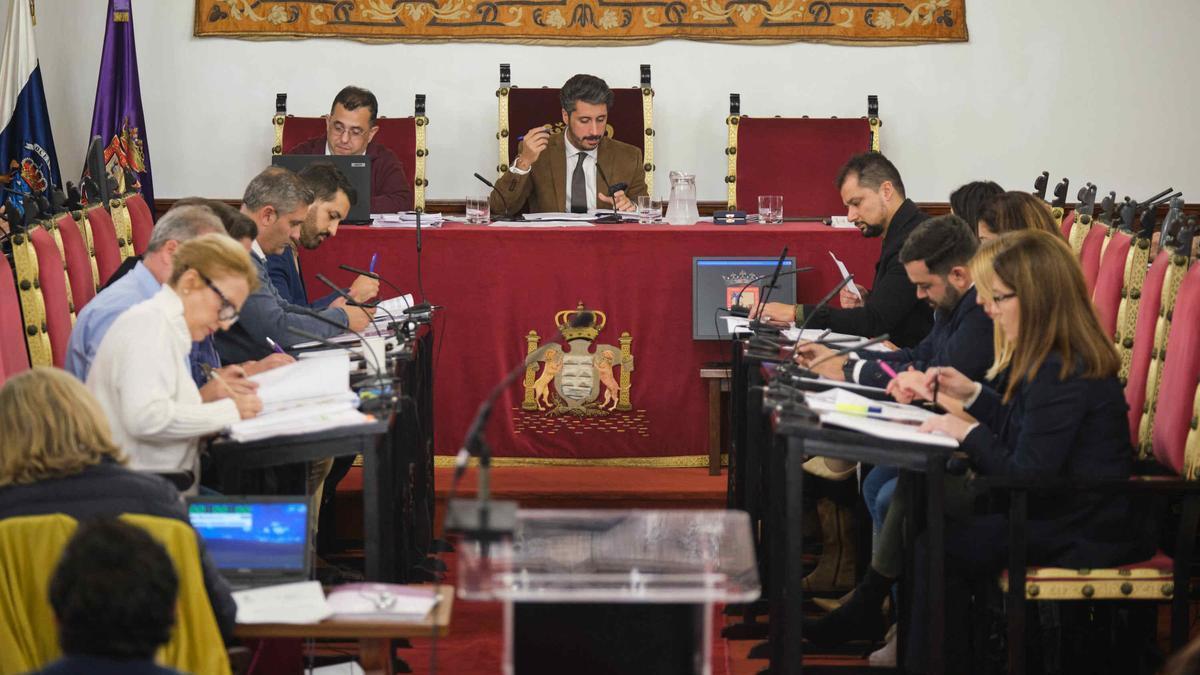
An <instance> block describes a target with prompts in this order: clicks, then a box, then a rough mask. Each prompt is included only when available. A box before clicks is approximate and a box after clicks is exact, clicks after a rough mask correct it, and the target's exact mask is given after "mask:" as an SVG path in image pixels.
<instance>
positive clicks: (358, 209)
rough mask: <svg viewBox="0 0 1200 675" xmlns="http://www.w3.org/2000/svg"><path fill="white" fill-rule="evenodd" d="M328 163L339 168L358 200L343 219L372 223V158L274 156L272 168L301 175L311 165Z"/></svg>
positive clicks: (364, 156) (352, 222)
mask: <svg viewBox="0 0 1200 675" xmlns="http://www.w3.org/2000/svg"><path fill="white" fill-rule="evenodd" d="M316 162H326V163H329V164H333V165H334V166H335V167H337V170H338V171H341V172H342V175H343V176H345V177H346V180H348V181H350V185H352V186H353V187H354V191H355V192H357V193H358V199H356V200H355V201H354V203H353V204H351V205H350V213H348V214H346V217H345V218H343V219H342V222H343V223H348V224H351V225H356V224H363V223H370V222H371V158H370V157H367V156H366V155H274V156H272V157H271V165H272V166H282V167H283V168H285V169H290V170H291V171H295V172H296V173H300V172H301V171H303V170H304V169H305V167H307V166H308V165H309V164H314V163H316Z"/></svg>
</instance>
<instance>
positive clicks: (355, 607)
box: [326, 583, 440, 623]
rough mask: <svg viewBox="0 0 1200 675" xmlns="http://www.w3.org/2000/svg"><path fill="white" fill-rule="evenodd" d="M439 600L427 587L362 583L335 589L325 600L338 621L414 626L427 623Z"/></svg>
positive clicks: (432, 590) (431, 589)
mask: <svg viewBox="0 0 1200 675" xmlns="http://www.w3.org/2000/svg"><path fill="white" fill-rule="evenodd" d="M439 599H440V598H438V596H437V593H436V592H435V591H434V589H433V588H431V587H428V586H426V587H414V586H401V585H399V584H377V583H362V584H345V585H343V586H338V587H337V588H334V589H333V590H331V591H330V592H329V597H328V598H327V599H326V600H327V602H328V603H329V607H330V609H331V610H333V614H334V615H335V616H337V618H339V619H347V620H352V621H353V620H362V621H377V620H380V619H382V620H385V621H408V622H414V623H415V622H419V621H425V620H427V618H428V616H429V611H430V610H432V609H433V607H434V605H436V604H437V603H438V601H439Z"/></svg>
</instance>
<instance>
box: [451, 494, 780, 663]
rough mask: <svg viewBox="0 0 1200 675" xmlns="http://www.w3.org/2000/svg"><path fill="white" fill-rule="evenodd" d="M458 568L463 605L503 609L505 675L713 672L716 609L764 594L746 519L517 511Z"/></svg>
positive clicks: (464, 552) (472, 546) (469, 544)
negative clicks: (508, 527) (499, 536)
mask: <svg viewBox="0 0 1200 675" xmlns="http://www.w3.org/2000/svg"><path fill="white" fill-rule="evenodd" d="M458 560H459V583H458V593H459V596H460V597H462V598H463V599H466V600H499V601H502V602H503V603H504V608H505V609H504V634H505V653H504V672H505V673H506V674H508V675H541V674H542V673H555V674H556V675H561V674H563V673H567V674H569V675H592V674H593V673H596V674H603V675H611V674H612V673H621V674H622V675H630V674H635V673H636V674H641V673H645V674H651V673H653V674H654V675H662V674H671V675H675V674H679V675H693V674H694V675H709V674H710V673H711V672H712V667H711V644H712V634H713V633H712V631H713V605H714V603H718V602H722V603H729V602H749V601H752V600H755V599H757V598H758V596H759V581H758V572H757V568H756V566H755V561H754V544H753V541H752V540H751V537H750V519H749V517H748V516H747V514H746V513H744V512H741V511H638V510H634V511H602V510H518V511H517V518H516V527H515V529H514V531H513V535H512V537H511V538H506V539H503V540H501V541H492V542H488V543H486V544H485V543H483V542H480V541H472V540H470V539H467V540H463V541H462V542H461V543H460V544H459V546H458Z"/></svg>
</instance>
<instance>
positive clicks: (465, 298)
mask: <svg viewBox="0 0 1200 675" xmlns="http://www.w3.org/2000/svg"><path fill="white" fill-rule="evenodd" d="M414 234H415V233H414V232H413V231H412V230H406V229H390V228H388V229H384V228H365V227H344V228H342V229H340V230H338V235H337V236H336V237H333V238H331V239H328V240H326V241H325V242H324V243H323V244H322V245H321V247H320V248H319V249H317V250H316V251H302V252H301V262H302V269H303V271H304V274H305V277H306V278H305V281H306V283H307V284H308V288H310V289H314V292H316V291H315V289H317V288H320V287H322V285H321V284H320V283H319V282H317V281H316V279H315V275H316V274H317V273H324V274H326V275H327V276H329V277H330V278H331V279H332V280H333V281H334V282H335V283H341V284H347V285H348V284H349V283H350V281H351V278H352V275H351V274H350V273H348V272H345V271H342V270H339V269H338V267H337V265H338V264H339V263H345V264H348V265H353V266H355V267H361V268H365V267H367V266H368V265H369V264H370V260H371V257H372V255H373V254H375V253H379V262H378V266H377V267H376V271H377V272H379V273H380V274H381V275H383V276H384V277H386V278H387V279H388V280H390V281H391V282H393V283H395V284H396V285H398V286H399V287H401V288H403V289H405V290H406V291H410V290H411V291H412V292H413V293H414V294H417V295H419V292H418V283H417V276H416V258H415V256H416V253H415V242H414ZM422 238H423V258H422V262H421V264H422V269H423V275H424V279H423V284H424V287H425V292H426V294H427V297H426V300H427V301H428V302H431V303H434V304H437V305H442V306H444V307H445V309H443V310H440V311H439V313H438V318H437V319H436V323H435V326H434V327H435V335H436V336H437V337H436V339H437V341H438V343H439V344H438V347H437V348H436V352H435V353H436V356H435V363H434V368H435V371H434V373H435V374H434V381H435V386H434V419H435V420H436V426H435V434H434V437H435V439H436V450H437V453H438V454H440V455H452V454H454V453H455V452H456V451H457V449H458V447H459V445H460V444H461V443H462V440H463V435H464V433H465V431H466V429H467V426H468V424H469V423H470V420H471V418H472V417H473V416H474V414H475V410H476V408H477V407H478V405H479V403H480V402H481V401H482V400H483V399H484V397H485V396H486V395H487V393H488V391H489V390H490V389H491V388H492V387H493V386H495V384H496V383H497V382H499V381H500V380H501V378H503V377H504V374H505V373H506V372H508V371H510V370H511V369H513V368H514V367H516V366H518V365H519V364H520V363H521V360H522V359H525V358H526V357H527V356H528V355H529V354H531V353H532V352H534V351H535V350H538V349H539V348H543V347H547V345H548V343H555V344H556V345H558V346H557V347H556V348H547V349H544V350H542V351H541V352H538V353H537V354H535V355H534V357H533V360H534V361H535V362H536V363H534V364H532V365H533V366H534V368H533V369H532V370H530V371H527V373H526V377H525V378H524V379H519V380H518V381H517V382H515V383H514V384H513V386H512V387H511V388H510V389H509V390H508V391H507V392H506V393H505V395H504V396H502V397H501V399H500V402H499V403H498V404H497V408H496V410H495V412H494V413H493V415H492V420H491V423H490V428H489V433H488V438H489V440H490V441H491V444H492V446H493V448H494V449H495V453H496V456H497V457H500V458H502V460H501V461H502V462H513V461H520V462H526V463H602V462H606V461H607V462H618V463H622V464H627V465H647V466H656V465H657V466H671V465H674V466H701V465H704V464H705V463H706V462H707V461H708V457H707V444H708V427H707V415H708V389H707V386H706V385H705V383H704V382H703V381H702V380H701V379H700V368H701V366H703V365H704V364H705V363H707V362H711V361H727V360H728V359H729V357H730V345H729V343H728V342H727V341H722V342H715V341H696V340H693V339H692V264H693V258H694V257H697V256H720V257H729V256H764V257H776V256H778V255H779V251H780V250H781V249H782V248H783V247H784V246H785V245H786V246H788V247H789V252H790V253H789V255H795V257H796V264H797V265H798V266H805V265H812V266H813V267H814V268H815V269H814V271H812V272H809V273H806V274H801V275H799V277H798V280H797V294H798V298H799V299H800V300H801V301H807V302H815V301H816V300H818V299H819V298H820V297H821V295H823V294H824V292H825V291H827V290H828V289H829V288H831V287H832V286H833V285H834V284H835V283H837V281H839V280H840V278H841V277H840V275H839V274H838V272H837V270H836V268H835V267H834V265H833V262H832V261H831V260H830V259H829V253H828V251H833V252H834V254H836V255H837V256H838V258H840V259H842V260H843V261H845V262H846V264H847V266H848V267H849V269H850V271H851V272H853V273H855V274H857V275H859V276H869V275H870V274H871V271H872V269H873V267H874V264H875V261H876V259H877V258H878V256H879V241H878V240H877V239H863V238H862V236H861V235H860V234H859V233H858V231H857V230H835V229H831V228H828V227H825V226H823V225H815V224H790V223H789V224H784V225H778V226H741V227H731V226H715V225H704V224H698V225H694V226H689V227H671V226H644V225H602V226H596V227H589V228H563V229H519V228H490V227H484V226H468V225H458V224H447V225H445V226H444V227H442V228H437V229H427V230H425V231H423V232H422ZM580 304H582V305H583V306H584V307H586V308H587V309H589V310H593V311H595V315H594V318H593V320H592V321H591V322H587V323H586V325H585V326H582V327H580V328H579V329H578V330H577V331H574V332H569V333H568V334H567V335H566V336H564V337H565V338H566V339H563V338H558V337H556V335H557V333H558V331H559V330H560V328H562V327H563V326H564V325H569V324H570V319H571V313H572V312H575V311H576V310H577V308H578V307H579V305H580ZM716 309H717V308H716V307H712V308H706V309H705V310H704V311H705V312H707V313H708V314H709V315H711V316H712V318H711V319H709V320H711V321H716V320H717V318H718V315H717V313H716ZM552 349H553V350H555V353H553V354H552V353H551V350H552ZM548 372H549V375H547V373H548Z"/></svg>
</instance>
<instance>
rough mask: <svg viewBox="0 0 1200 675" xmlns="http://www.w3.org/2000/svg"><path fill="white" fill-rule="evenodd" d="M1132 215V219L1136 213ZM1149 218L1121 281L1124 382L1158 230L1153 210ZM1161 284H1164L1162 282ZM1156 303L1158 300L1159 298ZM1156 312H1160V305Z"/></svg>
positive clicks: (1119, 326)
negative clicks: (1153, 238) (1152, 241)
mask: <svg viewBox="0 0 1200 675" xmlns="http://www.w3.org/2000/svg"><path fill="white" fill-rule="evenodd" d="M1129 218H1130V220H1132V218H1133V215H1132V213H1130V215H1129ZM1147 219H1148V221H1149V225H1150V226H1149V227H1142V228H1140V229H1139V230H1138V231H1137V234H1136V235H1134V238H1133V241H1132V242H1131V243H1130V246H1129V254H1128V256H1127V257H1126V258H1125V272H1124V278H1123V280H1122V283H1121V303H1120V304H1119V305H1118V307H1117V328H1116V332H1115V333H1114V338H1113V339H1114V341H1115V342H1116V344H1117V353H1118V354H1120V356H1121V373H1120V377H1121V381H1122V382H1126V383H1128V379H1129V369H1130V360H1131V359H1132V358H1133V352H1132V349H1133V344H1134V337H1135V334H1136V331H1137V319H1138V310H1139V307H1140V304H1141V301H1142V287H1143V285H1144V283H1145V280H1146V275H1147V268H1148V267H1149V266H1150V260H1151V255H1150V233H1151V232H1152V231H1153V229H1154V213H1153V211H1148V212H1147V214H1146V218H1143V225H1145V223H1146V221H1147ZM1160 279H1161V278H1160ZM1159 283H1160V284H1161V281H1160V282H1159ZM1159 292H1161V286H1160V287H1159V290H1156V291H1154V292H1153V293H1151V295H1152V296H1154V297H1157V296H1158V293H1159ZM1154 302H1156V303H1157V300H1155V301H1154ZM1155 311H1156V312H1157V311H1158V308H1157V306H1156V307H1155ZM1139 409H1140V408H1139ZM1138 414H1139V415H1140V414H1141V413H1138Z"/></svg>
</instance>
